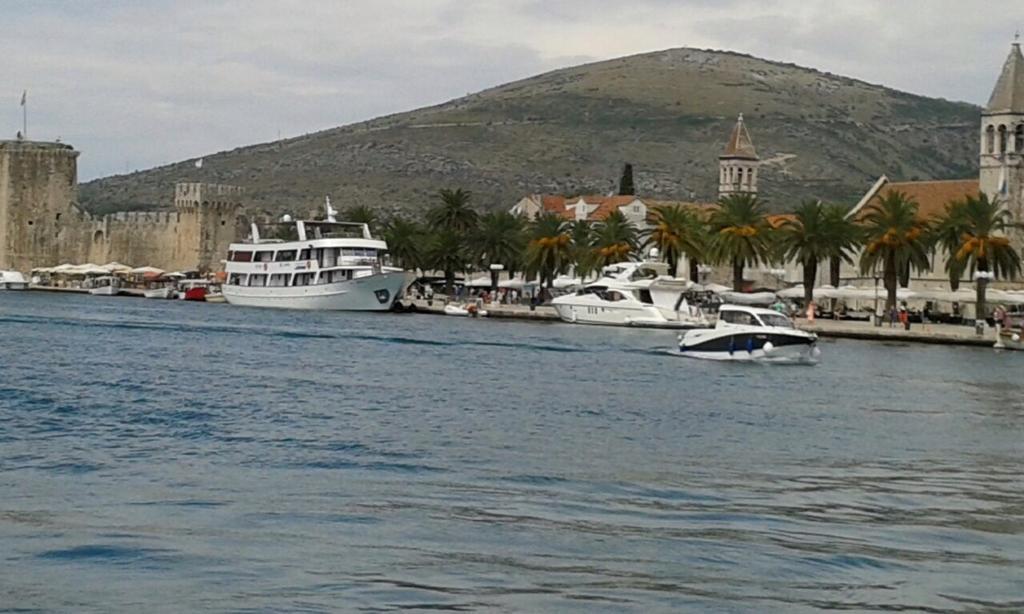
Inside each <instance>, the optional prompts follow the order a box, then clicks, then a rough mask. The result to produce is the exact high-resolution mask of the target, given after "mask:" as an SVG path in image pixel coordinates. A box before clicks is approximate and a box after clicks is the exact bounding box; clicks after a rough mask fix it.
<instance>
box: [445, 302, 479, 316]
mask: <svg viewBox="0 0 1024 614" xmlns="http://www.w3.org/2000/svg"><path fill="white" fill-rule="evenodd" d="M444 315H446V316H464V317H470V318H483V317H486V316H487V311H486V310H484V309H481V308H480V307H479V306H477V304H476V303H470V304H468V305H458V304H456V303H449V304H447V305H445V306H444Z"/></svg>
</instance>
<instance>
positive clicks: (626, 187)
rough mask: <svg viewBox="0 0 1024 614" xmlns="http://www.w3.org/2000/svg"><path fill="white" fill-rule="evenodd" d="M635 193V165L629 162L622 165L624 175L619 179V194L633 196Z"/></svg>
mask: <svg viewBox="0 0 1024 614" xmlns="http://www.w3.org/2000/svg"><path fill="white" fill-rule="evenodd" d="M634 194H636V188H635V187H634V186H633V165H632V164H630V163H628V162H627V163H626V165H625V166H623V167H622V177H621V178H620V179H619V195H620V196H633V195H634Z"/></svg>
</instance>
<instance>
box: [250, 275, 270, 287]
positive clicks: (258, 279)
mask: <svg viewBox="0 0 1024 614" xmlns="http://www.w3.org/2000/svg"><path fill="white" fill-rule="evenodd" d="M247 285H250V286H260V287H262V286H265V285H267V276H266V275H264V274H263V273H253V274H252V275H250V276H249V283H248V284H247Z"/></svg>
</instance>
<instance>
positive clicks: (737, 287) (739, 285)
mask: <svg viewBox="0 0 1024 614" xmlns="http://www.w3.org/2000/svg"><path fill="white" fill-rule="evenodd" d="M732 289H733V290H734V291H736V292H740V291H742V290H743V261H742V260H739V259H736V260H733V261H732Z"/></svg>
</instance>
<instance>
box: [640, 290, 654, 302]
mask: <svg viewBox="0 0 1024 614" xmlns="http://www.w3.org/2000/svg"><path fill="white" fill-rule="evenodd" d="M640 302H641V303H644V304H645V305H653V304H654V299H653V298H651V291H650V290H647V289H644V290H640Z"/></svg>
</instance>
